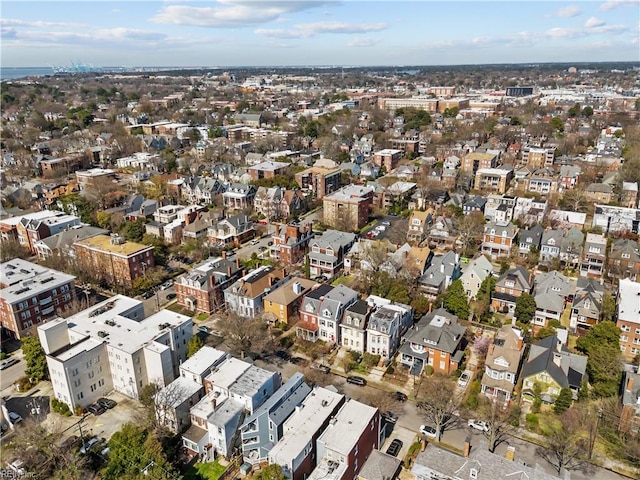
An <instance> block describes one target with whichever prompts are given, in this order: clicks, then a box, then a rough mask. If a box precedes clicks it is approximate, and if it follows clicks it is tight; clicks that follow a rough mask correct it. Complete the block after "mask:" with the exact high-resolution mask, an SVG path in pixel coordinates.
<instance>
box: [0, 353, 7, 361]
mask: <svg viewBox="0 0 640 480" xmlns="http://www.w3.org/2000/svg"><path fill="white" fill-rule="evenodd" d="M5 358H7V354H6V353H5V352H0V360H4V359H5Z"/></svg>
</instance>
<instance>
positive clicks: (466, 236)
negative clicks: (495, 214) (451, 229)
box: [457, 212, 485, 256]
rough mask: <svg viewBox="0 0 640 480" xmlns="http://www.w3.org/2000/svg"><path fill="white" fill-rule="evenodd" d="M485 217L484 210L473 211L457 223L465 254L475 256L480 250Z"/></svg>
mask: <svg viewBox="0 0 640 480" xmlns="http://www.w3.org/2000/svg"><path fill="white" fill-rule="evenodd" d="M484 224H485V219H484V215H483V214H482V212H471V213H470V214H469V215H466V216H465V217H463V218H462V220H460V221H459V222H458V224H457V230H458V234H459V239H460V241H461V242H462V245H463V248H464V254H465V256H473V253H475V252H476V251H477V250H478V246H479V245H480V240H481V238H482V233H483V231H484Z"/></svg>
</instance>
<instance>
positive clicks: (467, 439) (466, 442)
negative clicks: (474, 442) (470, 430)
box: [462, 437, 471, 458]
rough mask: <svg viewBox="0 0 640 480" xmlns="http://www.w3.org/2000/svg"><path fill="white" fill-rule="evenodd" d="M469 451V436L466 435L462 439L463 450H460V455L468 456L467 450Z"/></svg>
mask: <svg viewBox="0 0 640 480" xmlns="http://www.w3.org/2000/svg"><path fill="white" fill-rule="evenodd" d="M470 451H471V437H467V438H465V439H464V450H463V451H462V455H463V456H464V457H465V458H467V457H468V456H469V452H470Z"/></svg>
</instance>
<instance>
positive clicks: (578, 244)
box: [560, 227, 584, 269]
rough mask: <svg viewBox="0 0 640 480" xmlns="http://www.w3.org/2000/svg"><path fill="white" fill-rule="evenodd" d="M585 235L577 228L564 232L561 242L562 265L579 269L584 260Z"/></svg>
mask: <svg viewBox="0 0 640 480" xmlns="http://www.w3.org/2000/svg"><path fill="white" fill-rule="evenodd" d="M583 245H584V233H582V232H581V231H580V230H579V229H578V228H577V227H572V228H570V229H569V230H567V231H565V232H564V236H563V237H562V241H561V242H560V264H561V265H563V266H565V267H567V266H568V267H570V268H574V269H577V268H578V265H579V263H580V259H581V258H582V252H583Z"/></svg>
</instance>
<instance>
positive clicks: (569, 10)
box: [553, 5, 582, 18]
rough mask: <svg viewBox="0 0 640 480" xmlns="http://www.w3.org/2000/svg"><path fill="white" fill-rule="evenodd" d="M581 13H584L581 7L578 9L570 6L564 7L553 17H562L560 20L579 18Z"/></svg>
mask: <svg viewBox="0 0 640 480" xmlns="http://www.w3.org/2000/svg"><path fill="white" fill-rule="evenodd" d="M581 13H582V10H580V8H579V7H577V6H576V5H569V6H568V7H564V8H561V9H560V10H558V11H556V12H555V13H554V14H553V16H554V17H560V18H573V17H577V16H578V15H580V14H581Z"/></svg>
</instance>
